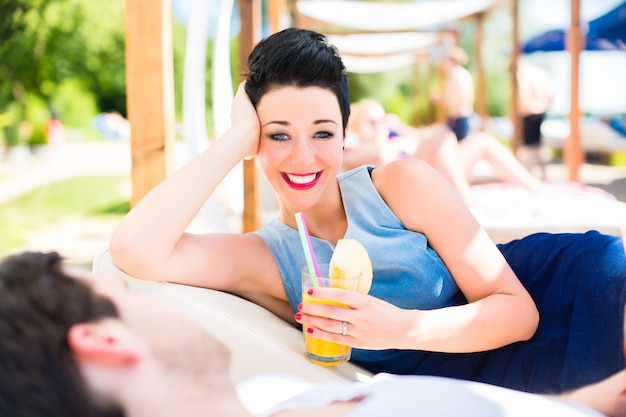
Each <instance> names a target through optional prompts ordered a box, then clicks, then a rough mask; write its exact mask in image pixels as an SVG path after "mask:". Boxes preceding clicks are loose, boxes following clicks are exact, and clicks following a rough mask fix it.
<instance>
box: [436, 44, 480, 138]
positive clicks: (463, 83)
mask: <svg viewBox="0 0 626 417" xmlns="http://www.w3.org/2000/svg"><path fill="white" fill-rule="evenodd" d="M465 64H467V54H466V53H465V51H463V49H462V48H460V47H458V46H455V47H453V48H452V49H451V50H450V51H449V52H448V53H446V54H445V55H444V56H443V57H442V58H441V63H440V69H441V71H442V72H443V73H444V74H445V76H446V77H445V81H444V85H443V91H442V92H441V94H432V95H431V100H433V101H434V102H436V103H441V104H442V105H443V112H444V115H445V117H446V121H447V123H448V126H449V127H450V129H452V131H453V132H454V134H455V135H456V137H457V139H458V140H459V141H461V140H463V139H465V138H466V137H467V135H469V133H470V117H471V116H472V114H473V113H474V78H473V77H472V73H471V72H469V71H468V70H467V69H466V68H465V67H464V65H465Z"/></svg>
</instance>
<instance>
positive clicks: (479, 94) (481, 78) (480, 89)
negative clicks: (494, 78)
mask: <svg viewBox="0 0 626 417" xmlns="http://www.w3.org/2000/svg"><path fill="white" fill-rule="evenodd" d="M484 21H485V14H484V13H478V14H477V15H476V18H475V20H474V24H475V26H476V40H475V43H474V73H475V77H476V88H475V91H476V112H477V113H478V115H479V116H480V120H481V122H482V123H483V124H484V123H485V121H486V120H487V98H486V88H485V68H484V66H483V56H482V45H483V38H484V30H483V24H484Z"/></svg>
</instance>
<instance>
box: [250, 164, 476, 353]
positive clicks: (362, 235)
mask: <svg viewBox="0 0 626 417" xmlns="http://www.w3.org/2000/svg"><path fill="white" fill-rule="evenodd" d="M372 169H373V168H371V167H366V166H362V167H359V168H355V169H354V170H352V171H349V172H345V173H342V174H340V175H339V177H338V179H339V188H340V191H341V197H342V199H343V204H344V207H345V211H346V217H347V220H348V229H347V231H346V234H345V238H351V239H356V240H358V241H359V242H360V243H361V244H362V245H363V246H364V247H365V249H366V250H367V253H368V254H369V255H370V258H371V260H372V267H373V270H374V278H373V281H372V288H371V289H370V292H369V294H370V295H372V296H374V297H376V298H379V299H381V300H385V301H387V302H389V303H391V304H394V305H396V306H398V307H400V308H404V309H420V310H430V309H435V308H441V307H448V306H451V305H455V304H459V303H460V302H464V297H463V294H462V293H461V292H460V290H459V288H458V286H457V285H456V283H455V281H454V279H453V278H452V276H451V275H450V272H449V271H448V269H447V268H446V266H445V265H444V263H443V261H442V260H441V258H440V257H439V255H437V253H435V251H434V250H433V249H432V248H431V247H430V246H428V241H427V240H426V236H424V235H423V234H422V233H416V232H413V231H410V230H407V229H405V228H404V226H403V225H402V223H401V222H400V220H399V219H398V218H397V217H396V215H395V214H393V212H392V211H391V209H389V207H388V206H387V204H385V202H384V201H383V199H382V198H381V197H380V195H379V194H378V191H377V190H376V188H375V187H374V184H373V183H372V180H371V177H370V172H371V170H372ZM256 233H257V234H259V235H260V236H261V237H262V238H263V239H264V240H265V242H266V243H267V245H268V246H269V248H270V250H271V251H272V254H273V255H274V258H275V259H276V262H277V263H278V267H279V269H280V273H281V276H282V279H283V283H284V285H285V290H286V291H287V297H289V303H290V304H291V308H292V309H293V311H294V313H295V312H296V311H297V305H298V304H299V303H300V302H302V287H301V270H302V267H303V266H305V265H306V259H305V256H304V252H303V250H302V244H301V243H300V236H299V234H298V231H297V230H295V229H292V228H291V227H289V226H287V225H285V224H284V223H282V222H281V221H279V220H278V219H274V220H272V221H270V222H269V223H268V224H267V225H265V226H264V227H263V228H262V229H260V230H258V231H257V232H256ZM311 244H312V245H313V250H314V251H315V257H316V259H317V261H318V263H328V262H330V258H331V256H332V254H333V251H334V249H335V247H334V245H333V244H331V243H330V242H327V241H325V240H323V239H318V238H316V237H313V236H311ZM408 248H412V250H408ZM397 354H398V352H397V351H386V352H382V351H367V350H361V349H353V352H352V358H353V359H354V360H357V361H368V360H370V359H374V358H375V359H376V360H380V359H381V358H383V357H385V358H388V357H390V356H396V355H397Z"/></svg>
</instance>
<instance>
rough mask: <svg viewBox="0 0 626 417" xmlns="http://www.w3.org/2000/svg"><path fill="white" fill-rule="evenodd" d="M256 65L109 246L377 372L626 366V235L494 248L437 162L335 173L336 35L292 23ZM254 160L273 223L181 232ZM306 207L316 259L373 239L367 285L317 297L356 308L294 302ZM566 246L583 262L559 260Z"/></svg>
mask: <svg viewBox="0 0 626 417" xmlns="http://www.w3.org/2000/svg"><path fill="white" fill-rule="evenodd" d="M248 66H249V74H248V77H247V81H246V82H245V84H242V85H240V87H239V90H238V91H237V94H236V96H235V100H234V102H233V105H232V108H231V122H232V123H231V127H230V128H229V129H228V130H227V131H226V133H225V134H224V135H223V136H222V137H220V138H219V139H218V140H216V141H215V142H214V143H212V144H211V146H210V147H209V149H207V150H206V151H205V152H203V153H202V154H200V155H199V156H198V157H197V158H196V159H194V160H193V161H191V162H190V163H188V164H187V165H186V166H184V167H183V168H181V169H180V170H178V171H177V172H175V173H174V174H173V175H171V176H170V177H168V178H167V179H166V180H165V181H163V182H162V183H161V184H159V185H158V186H157V187H155V188H154V189H153V190H152V191H151V192H150V193H149V194H148V195H146V197H144V198H143V199H142V200H141V201H140V202H139V203H138V204H137V205H136V206H135V207H134V208H133V209H132V210H131V212H130V213H129V214H128V215H127V216H126V217H125V218H124V219H123V220H122V222H121V223H120V224H119V226H118V228H117V229H116V231H115V232H114V234H113V236H112V240H111V253H112V256H113V259H114V261H115V262H116V264H117V265H118V266H119V267H120V268H122V269H123V270H125V271H126V272H127V273H129V274H131V275H133V276H136V277H138V278H143V279H149V280H155V281H161V280H162V281H171V282H178V283H184V284H188V285H195V286H201V287H207V288H213V289H218V290H225V291H229V292H234V293H237V294H240V295H241V296H243V297H246V298H248V299H251V300H252V301H254V302H256V303H258V304H260V305H262V306H264V307H266V308H268V309H269V310H271V311H273V312H274V313H276V314H277V315H279V316H281V317H283V318H285V319H286V320H289V321H291V322H292V323H294V324H295V323H296V322H298V323H300V324H302V323H304V324H307V325H308V326H310V327H311V328H312V329H313V335H314V336H315V337H318V338H321V339H327V340H334V341H337V340H340V341H342V342H343V343H347V344H349V345H351V346H353V347H355V349H354V350H353V360H355V361H356V362H358V363H359V364H360V365H362V366H364V367H366V368H368V369H370V370H372V371H374V372H377V371H383V370H386V371H387V372H393V373H399V374H411V373H415V374H433V375H441V376H453V377H456V378H463V379H471V380H477V381H484V382H489V383H494V384H498V385H503V386H508V387H512V388H517V389H523V390H527V391H535V392H545V391H552V392H557V391H562V390H565V389H570V388H574V387H576V386H580V385H583V384H586V383H590V382H593V381H597V380H600V379H601V378H603V377H606V376H609V375H611V374H613V373H615V372H616V371H617V370H619V369H621V368H623V355H622V354H621V352H622V348H621V343H622V339H621V315H622V313H621V302H620V299H619V298H620V295H621V291H622V288H623V281H624V271H626V262H625V261H624V253H623V249H622V246H621V242H620V240H619V238H614V237H610V236H602V235H599V234H597V233H594V234H591V235H588V236H585V235H571V236H570V235H565V236H558V235H537V236H533V237H530V238H528V239H527V240H522V241H518V242H513V243H511V244H509V245H505V246H502V247H501V248H500V251H499V250H498V248H497V247H496V246H495V245H494V244H493V243H492V242H491V240H490V239H489V236H487V234H486V233H485V231H484V230H483V229H482V228H481V227H480V225H479V224H478V223H477V222H476V220H475V219H474V218H473V217H472V215H471V214H470V212H469V211H468V209H467V207H466V206H465V205H464V204H463V202H462V200H461V198H459V196H458V194H457V193H456V192H455V191H454V190H453V189H452V187H451V186H450V185H448V183H447V182H446V181H445V180H444V179H443V178H442V177H441V176H440V175H439V174H437V173H436V172H435V171H434V170H433V169H432V168H430V167H429V166H428V165H426V164H425V163H422V162H420V161H418V160H415V159H405V160H401V161H396V162H393V163H390V164H388V165H384V166H380V167H377V168H373V167H367V166H364V167H360V168H357V169H355V170H353V171H350V172H347V173H342V174H341V175H338V174H339V172H340V170H341V166H342V148H343V145H344V140H345V133H346V127H347V123H348V117H349V112H350V104H349V99H348V88H347V80H346V76H345V73H344V67H343V64H342V61H341V58H340V57H339V56H338V54H337V51H336V50H335V48H334V47H332V46H331V45H329V44H328V42H327V41H326V39H325V37H324V36H322V35H320V34H317V33H315V32H311V31H307V30H301V29H286V30H284V31H282V32H279V33H277V34H274V35H272V36H270V37H269V38H267V39H265V40H264V41H261V42H260V43H259V44H258V45H257V46H256V47H255V49H254V50H253V52H252V53H251V55H250V57H249V60H248ZM252 156H256V158H257V163H258V164H259V166H260V168H261V170H262V171H263V174H264V175H265V177H266V179H267V181H268V182H269V184H270V185H271V186H272V188H273V189H274V191H275V193H276V196H277V200H278V204H279V207H280V212H279V214H278V217H277V218H276V219H274V220H272V221H271V222H269V223H268V224H267V225H265V226H264V227H263V228H262V229H260V230H258V231H256V232H255V233H247V234H243V235H242V234H203V235H194V234H189V233H186V232H185V229H186V228H187V226H188V225H189V224H190V223H191V221H192V220H193V218H194V216H195V215H196V213H197V212H198V210H199V209H200V208H201V207H202V205H203V204H204V202H205V201H206V200H207V198H208V197H209V196H210V195H211V193H213V192H214V190H215V188H216V186H217V185H218V184H219V183H220V181H221V180H222V179H223V178H224V177H225V176H226V174H227V173H228V172H229V171H230V170H231V169H232V168H233V167H234V166H235V165H236V164H237V163H238V162H239V161H241V160H242V159H243V158H247V157H252ZM297 212H303V213H304V217H305V220H306V223H307V227H308V230H309V232H310V234H311V235H312V245H313V248H314V250H315V253H316V256H317V259H318V261H319V262H327V261H328V260H329V259H330V257H331V255H332V251H333V248H334V245H335V244H336V243H337V240H338V239H340V238H354V239H357V240H359V241H360V242H361V243H362V244H363V245H364V246H365V247H366V249H367V250H368V253H369V254H370V257H371V258H372V263H373V267H374V281H373V285H372V289H371V291H370V295H360V294H356V293H348V292H345V291H341V290H335V291H332V290H327V291H323V289H316V290H315V291H314V292H313V294H312V296H314V297H324V298H333V299H336V300H339V301H343V302H346V303H347V304H348V305H350V306H351V309H340V308H333V307H331V306H319V305H310V304H304V305H299V304H300V298H301V296H300V269H301V267H302V266H303V265H305V263H306V262H305V256H304V253H302V250H301V246H300V241H299V236H298V231H297V228H296V220H295V216H294V215H295V214H296V213H297ZM585 251H586V253H585ZM503 254H504V255H505V256H506V257H507V258H508V260H509V262H511V265H513V268H518V269H519V270H516V272H517V273H518V274H519V275H520V277H521V278H522V279H523V280H525V282H524V284H525V285H526V286H528V287H529V289H530V290H531V291H530V292H531V293H533V296H534V300H533V298H532V297H531V296H530V295H529V292H528V291H527V290H526V289H525V288H524V285H522V283H521V282H520V280H519V279H518V278H517V277H516V274H515V273H514V272H513V269H512V268H511V266H509V264H508V263H507V259H505V256H503ZM564 254H566V255H567V257H568V258H569V257H572V259H573V261H574V262H569V263H565V262H562V259H560V258H558V256H565V255H564ZM552 258H554V259H552ZM575 262H578V263H577V264H575ZM550 268H557V269H554V270H553V269H550ZM558 268H560V269H558ZM568 268H576V274H569V272H570V271H569V269H568ZM577 277H581V282H577V281H576V278H577ZM584 278H593V279H589V280H586V281H582V279H584ZM595 284H598V285H597V286H598V288H596V287H595ZM570 290H571V291H570ZM556 297H558V298H556ZM595 297H602V298H601V299H597V298H595ZM579 298H581V299H582V301H580V302H579V301H578V299H579ZM535 302H537V303H538V305H539V309H540V311H541V315H542V321H541V324H540V325H539V327H538V322H539V314H538V311H537V307H536V306H535ZM557 302H558V303H559V304H558V305H556V303H557ZM553 304H554V305H555V307H554V308H552V306H553ZM587 304H589V305H587ZM542 309H543V310H545V311H543V310H542ZM294 313H295V315H294ZM546 316H547V317H548V319H547V320H546V318H545V317H546ZM294 319H295V320H294ZM343 322H346V323H347V324H348V333H347V334H346V335H343V336H342V334H341V333H342V328H343ZM570 329H571V331H570ZM533 335H534V336H533ZM529 339H530V341H528V340H529ZM584 344H586V345H584ZM596 345H597V346H596ZM477 352H478V353H477Z"/></svg>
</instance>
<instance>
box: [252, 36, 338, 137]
mask: <svg viewBox="0 0 626 417" xmlns="http://www.w3.org/2000/svg"><path fill="white" fill-rule="evenodd" d="M248 70H249V73H248V75H247V80H246V93H248V96H249V97H250V100H251V101H252V104H253V105H254V107H255V108H256V106H257V105H258V103H259V101H260V100H261V98H262V97H263V95H265V94H266V93H267V92H268V91H270V90H272V89H274V88H276V87H283V86H294V87H322V88H326V89H328V90H330V91H332V92H333V93H334V94H335V96H337V100H338V101H339V108H340V111H341V117H342V122H343V128H344V130H345V128H346V126H347V123H348V117H349V116H350V97H349V92H348V79H347V76H346V73H345V67H344V65H343V62H342V60H341V57H340V56H339V52H338V51H337V49H336V48H335V47H334V46H333V45H331V44H330V43H328V40H327V39H326V37H325V36H324V35H322V34H320V33H317V32H313V31H310V30H306V29H297V28H289V29H285V30H282V31H280V32H277V33H275V34H273V35H271V36H269V37H268V38H266V39H264V40H262V41H261V42H259V43H258V44H257V45H256V46H255V48H254V49H253V50H252V52H251V53H250V56H249V57H248Z"/></svg>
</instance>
